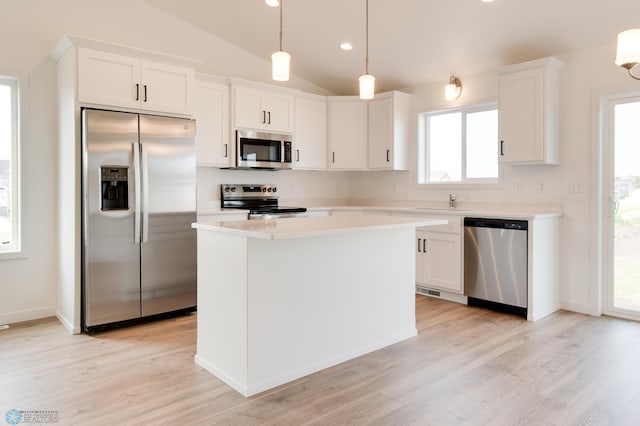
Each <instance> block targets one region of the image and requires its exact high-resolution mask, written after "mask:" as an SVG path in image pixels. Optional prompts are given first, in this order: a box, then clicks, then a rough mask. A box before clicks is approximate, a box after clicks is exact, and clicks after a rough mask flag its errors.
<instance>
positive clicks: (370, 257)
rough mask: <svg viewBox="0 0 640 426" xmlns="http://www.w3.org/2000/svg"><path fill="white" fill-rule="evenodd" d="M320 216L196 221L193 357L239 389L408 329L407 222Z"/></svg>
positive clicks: (411, 302)
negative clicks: (196, 252)
mask: <svg viewBox="0 0 640 426" xmlns="http://www.w3.org/2000/svg"><path fill="white" fill-rule="evenodd" d="M440 223H441V221H433V220H419V219H408V218H397V217H396V218H392V217H389V216H371V215H363V216H357V217H354V216H328V217H316V218H297V219H280V220H276V221H248V222H221V223H214V224H196V225H194V227H196V228H197V229H198V331H197V333H198V337H197V354H196V356H195V361H196V363H197V364H198V365H200V366H201V367H203V368H205V369H206V370H207V371H209V372H210V373H212V374H214V375H215V376H216V377H218V378H219V379H220V380H222V381H224V382H225V383H227V384H228V385H229V386H231V387H232V388H234V389H235V390H236V391H238V392H239V393H241V394H242V395H244V396H251V395H255V394H257V393H259V392H262V391H265V390H267V389H270V388H273V387H275V386H278V385H281V384H283V383H286V382H289V381H291V380H294V379H297V378H300V377H303V376H305V375H307V374H310V373H313V372H316V371H319V370H321V369H324V368H327V367H330V366H333V365H336V364H338V363H341V362H343V361H346V360H348V359H351V358H354V357H357V356H360V355H363V354H366V353H368V352H371V351H374V350H376V349H379V348H382V347H384V346H388V345H390V344H393V343H396V342H399V341H401V340H404V339H407V338H410V337H412V336H415V335H416V322H415V255H414V247H415V227H416V226H428V225H431V224H440Z"/></svg>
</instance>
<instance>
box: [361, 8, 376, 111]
mask: <svg viewBox="0 0 640 426" xmlns="http://www.w3.org/2000/svg"><path fill="white" fill-rule="evenodd" d="M358 81H359V82H360V99H373V93H374V85H375V82H376V78H375V77H374V76H372V75H370V74H369V0H366V40H365V72H364V75H361V76H360V78H359V79H358Z"/></svg>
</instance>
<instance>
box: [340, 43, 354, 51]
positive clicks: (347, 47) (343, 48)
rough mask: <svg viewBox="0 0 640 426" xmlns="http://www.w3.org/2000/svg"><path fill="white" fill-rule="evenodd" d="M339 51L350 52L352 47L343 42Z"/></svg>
mask: <svg viewBox="0 0 640 426" xmlns="http://www.w3.org/2000/svg"><path fill="white" fill-rule="evenodd" d="M340 49H342V50H352V49H353V46H352V45H351V43H349V42H348V41H345V42H343V43H340Z"/></svg>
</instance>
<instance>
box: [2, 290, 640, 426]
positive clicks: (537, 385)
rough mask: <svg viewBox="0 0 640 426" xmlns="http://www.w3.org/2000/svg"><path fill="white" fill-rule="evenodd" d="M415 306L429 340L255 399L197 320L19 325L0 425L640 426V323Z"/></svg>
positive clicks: (12, 334) (6, 345)
mask: <svg viewBox="0 0 640 426" xmlns="http://www.w3.org/2000/svg"><path fill="white" fill-rule="evenodd" d="M416 308H417V310H416V317H417V325H418V336H417V337H415V338H412V339H409V340H407V341H404V342H401V343H398V344H396V345H393V346H390V347H388V348H385V349H382V350H379V351H377V352H374V353H372V354H369V355H366V356H363V357H360V358H357V359H355V360H352V361H349V362H346V363H343V364H340V365H338V366H336V367H333V368H330V369H327V370H324V371H321V372H319V373H316V374H313V375H310V376H307V377H305V378H302V379H299V380H297V381H295V382H292V383H289V384H287V385H283V386H281V387H279V388H276V389H274V390H272V391H268V392H265V393H262V394H260V395H257V396H255V397H252V398H248V399H245V398H244V397H242V396H240V395H239V394H237V393H236V392H235V391H233V390H231V389H230V388H229V387H227V386H226V385H224V384H223V383H222V382H220V381H219V380H217V379H216V378H215V377H214V376H211V375H210V374H209V373H207V372H205V371H204V370H202V369H201V368H200V367H198V366H197V365H195V363H194V361H193V356H194V354H195V349H196V348H195V342H196V321H195V319H196V317H195V315H191V316H187V317H181V318H175V319H170V320H165V321H160V322H155V323H149V324H145V325H140V326H136V327H131V328H127V329H121V330H114V331H109V332H105V333H101V334H96V335H93V336H88V335H76V336H71V335H69V334H68V333H67V331H66V330H65V329H64V328H63V327H62V325H60V324H59V323H58V321H57V320H56V319H53V318H50V319H44V320H37V321H30V322H25V323H20V324H14V325H12V326H11V328H9V329H8V330H3V331H0V423H1V422H2V421H3V419H4V416H5V413H6V412H7V411H8V410H9V409H13V408H14V409H18V410H56V411H57V412H58V414H59V419H60V420H59V424H62V425H74V424H77V425H169V424H171V425H175V424H184V425H216V424H228V425H262V424H269V425H302V424H313V425H316V424H318V425H342V424H377V425H414V424H415V425H450V424H451V425H454V424H468V425H476V424H482V425H484V424H491V425H583V424H585V425H586V424H593V425H638V424H640V323H636V322H630V321H625V320H619V319H612V318H605V317H603V318H594V317H589V316H584V315H580V314H574V313H569V312H563V311H561V312H557V313H555V314H553V315H551V316H549V317H547V318H544V319H542V320H540V321H537V322H535V323H530V322H526V321H524V320H523V319H520V318H517V317H513V316H509V315H505V314H500V313H495V312H491V311H487V310H484V309H480V308H471V307H467V306H463V305H458V304H454V303H450V302H446V301H442V300H437V299H432V298H427V297H423V296H417V297H416ZM3 424H4V423H3Z"/></svg>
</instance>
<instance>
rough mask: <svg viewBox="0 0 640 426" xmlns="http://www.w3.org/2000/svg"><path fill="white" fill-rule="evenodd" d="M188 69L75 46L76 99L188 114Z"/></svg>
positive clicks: (190, 94) (191, 83) (191, 78)
mask: <svg viewBox="0 0 640 426" xmlns="http://www.w3.org/2000/svg"><path fill="white" fill-rule="evenodd" d="M194 81H195V78H194V72H193V70H192V69H189V68H183V67H178V66H174V65H169V64H163V63H158V62H152V61H145V60H141V59H138V58H135V57H129V56H123V55H117V54H113V53H108V52H102V51H99V50H94V49H89V48H84V47H80V48H78V101H79V102H82V103H90V104H100V105H106V106H113V107H122V108H132V109H140V110H145V111H156V112H167V113H173V114H183V115H190V114H191V113H192V104H193V100H192V99H193V87H194Z"/></svg>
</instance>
